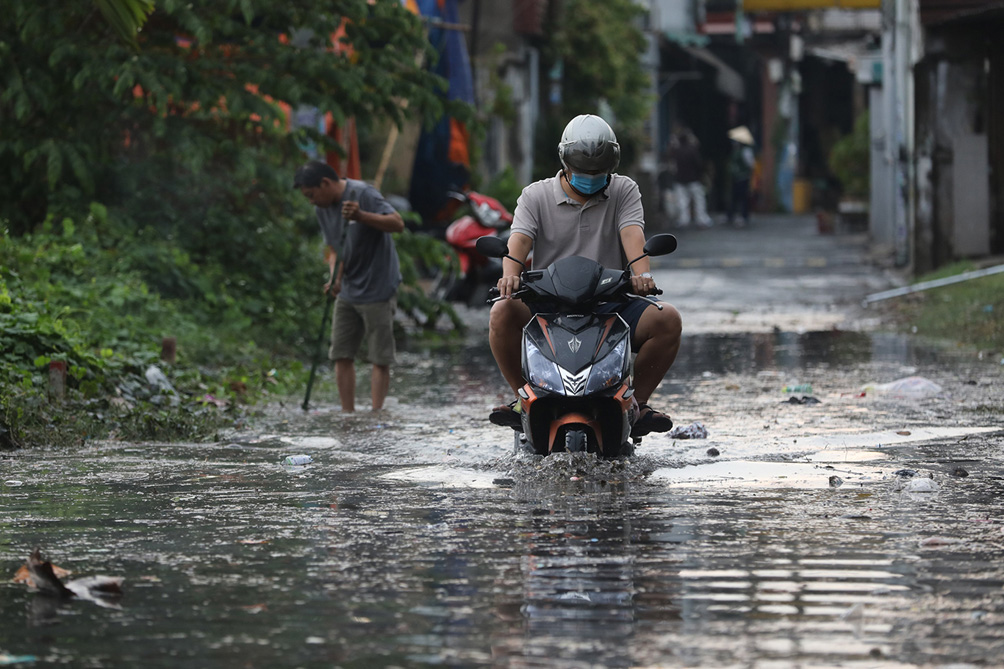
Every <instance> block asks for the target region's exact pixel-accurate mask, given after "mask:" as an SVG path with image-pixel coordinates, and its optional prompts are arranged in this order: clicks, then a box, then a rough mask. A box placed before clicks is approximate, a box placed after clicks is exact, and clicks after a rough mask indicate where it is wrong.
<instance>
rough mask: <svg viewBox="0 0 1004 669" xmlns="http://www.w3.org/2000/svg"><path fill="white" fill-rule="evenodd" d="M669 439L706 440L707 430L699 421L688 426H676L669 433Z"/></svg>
mask: <svg viewBox="0 0 1004 669" xmlns="http://www.w3.org/2000/svg"><path fill="white" fill-rule="evenodd" d="M669 438H670V439H707V438H708V428H706V427H704V423H702V422H701V421H694V422H693V423H691V424H690V425H677V426H676V427H674V428H673V429H672V430H670V431H669Z"/></svg>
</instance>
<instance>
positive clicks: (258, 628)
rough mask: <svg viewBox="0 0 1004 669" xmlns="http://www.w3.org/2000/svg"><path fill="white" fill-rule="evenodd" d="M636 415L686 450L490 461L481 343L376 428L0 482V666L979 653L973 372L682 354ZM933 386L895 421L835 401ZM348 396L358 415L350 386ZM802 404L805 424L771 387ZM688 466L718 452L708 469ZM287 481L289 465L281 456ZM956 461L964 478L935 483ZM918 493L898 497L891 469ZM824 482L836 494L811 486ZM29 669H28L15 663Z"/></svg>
mask: <svg viewBox="0 0 1004 669" xmlns="http://www.w3.org/2000/svg"><path fill="white" fill-rule="evenodd" d="M684 342H685V348H684V350H683V351H682V352H681V355H680V362H678V364H677V366H676V367H674V369H673V371H672V372H671V375H670V378H669V379H668V380H667V382H666V383H665V384H664V385H663V387H661V388H660V389H659V391H657V393H656V394H655V395H654V396H653V400H652V401H653V404H655V405H656V406H659V407H665V408H666V409H667V410H668V411H669V412H670V413H671V415H672V416H673V418H674V420H675V421H676V422H677V423H678V424H680V425H686V424H687V423H689V422H691V421H697V420H699V421H701V422H702V423H704V424H705V425H706V427H707V428H708V431H709V437H708V439H702V440H692V441H690V440H673V439H670V438H669V437H668V436H666V435H650V436H648V437H646V438H645V439H644V440H643V442H642V445H641V447H640V448H639V450H638V454H637V455H636V456H634V457H632V458H629V459H625V460H618V461H597V460H595V459H590V458H589V457H588V456H581V455H578V456H571V455H570V454H564V455H562V456H559V457H551V458H536V457H532V456H531V457H524V456H520V457H517V456H516V455H515V454H514V453H513V446H512V435H511V431H509V430H506V429H502V428H497V427H495V426H492V425H490V424H489V423H488V421H487V411H488V408H489V407H491V406H494V405H495V404H497V403H498V401H499V400H500V399H502V398H503V397H504V395H505V393H504V391H503V385H502V381H501V378H500V376H499V375H498V372H497V369H495V367H494V363H493V362H492V360H491V358H490V354H488V353H487V347H486V346H484V343H483V342H480V343H472V344H470V345H465V346H460V347H457V348H455V349H451V350H449V351H445V352H443V353H439V352H436V353H435V354H431V355H430V354H429V353H427V352H419V351H403V352H402V355H401V362H400V364H399V365H398V366H397V367H395V370H394V376H393V380H392V391H391V392H392V397H391V398H390V400H389V401H388V406H387V409H386V410H385V411H381V412H377V413H373V412H369V411H365V410H360V411H359V412H357V413H356V414H351V415H346V414H344V413H342V412H341V411H339V410H338V409H337V406H336V403H335V401H334V397H335V396H334V389H333V388H332V386H331V385H330V383H328V384H327V385H325V384H324V383H321V384H320V385H319V386H318V387H317V388H315V392H314V395H313V397H314V399H315V401H316V404H315V405H314V406H312V408H311V411H309V412H302V411H300V410H299V409H298V406H297V405H295V404H288V405H287V406H286V407H270V408H269V411H268V412H267V413H266V418H265V424H264V425H262V426H261V427H260V428H258V429H257V431H253V430H244V431H240V432H235V433H233V434H229V435H224V437H225V438H224V439H223V440H221V441H220V442H219V443H212V444H155V443H153V444H118V443H88V444H87V445H86V446H85V447H82V448H78V449H67V450H46V449H39V450H37V451H32V452H16V453H13V454H11V455H10V457H8V458H5V459H2V460H0V481H2V482H3V485H2V486H0V568H2V569H3V570H4V573H7V574H8V575H13V573H14V572H15V570H16V569H17V568H18V567H19V566H20V565H21V564H22V563H23V562H24V560H25V559H26V557H27V555H28V554H29V553H30V551H31V550H32V548H34V547H36V546H39V547H41V549H42V552H43V555H44V556H45V557H46V558H47V559H51V560H52V561H53V562H54V563H55V564H57V565H59V566H61V567H64V568H68V569H72V570H73V572H74V577H76V576H90V575H97V574H107V575H111V576H123V577H124V578H125V582H124V585H123V589H124V595H123V597H122V599H121V601H120V602H118V603H119V604H120V606H121V608H119V609H109V608H103V607H99V606H95V605H93V604H92V603H90V602H77V601H70V602H60V601H56V602H53V601H52V600H50V599H47V598H44V597H42V596H39V595H36V594H33V593H31V592H29V591H28V589H27V588H26V587H25V586H24V585H23V584H19V583H13V582H11V581H10V580H8V578H4V579H0V658H6V657H15V658H17V657H28V656H32V657H35V658H39V659H38V660H37V662H36V664H39V665H40V666H41V665H42V664H44V665H61V666H102V667H134V666H149V667H150V668H151V669H153V668H154V667H161V666H163V667H174V666H178V665H179V664H184V665H186V666H221V665H228V666H229V665H234V666H238V665H240V666H253V667H272V666H311V667H313V666H317V667H328V666H401V667H419V666H462V667H510V666H511V667H528V666H534V667H544V666H546V667H554V668H556V669H581V668H582V667H600V666H601V667H634V666H638V667H655V666H708V667H712V666H713V667H752V666H755V667H769V666H779V667H781V666H783V667H789V666H806V667H810V666H846V667H851V666H857V667H866V666H867V667H874V666H944V665H947V664H952V663H956V664H958V663H969V664H972V665H986V664H987V663H988V662H989V663H992V662H995V661H996V660H993V658H996V657H1000V656H1001V653H1002V652H1004V613H1002V612H1001V607H1000V605H999V604H1000V596H1001V595H1000V593H1001V592H1002V590H1004V567H1002V566H1001V565H1004V531H1002V528H1004V517H1002V516H1001V513H1000V500H1001V499H1004V460H1002V456H1001V440H1002V434H1004V432H1002V431H1001V429H1002V427H1004V426H1001V425H999V422H1000V419H999V413H994V412H993V411H990V410H988V409H987V408H986V407H988V406H994V405H995V404H999V398H1000V397H1001V396H1002V394H1001V392H1000V389H1001V380H1000V377H1001V373H1000V370H999V369H998V368H997V366H994V367H993V368H992V369H991V368H989V367H979V366H977V365H975V364H973V365H971V366H967V365H965V364H961V363H959V362H958V361H957V360H956V361H953V360H952V359H951V358H946V357H944V356H943V354H941V353H939V352H935V351H929V350H927V349H924V348H922V347H918V346H915V345H913V344H904V342H903V341H902V340H895V339H888V338H884V337H880V336H864V335H862V336H843V335H837V334H834V333H820V334H812V333H808V334H805V335H784V334H777V335H775V334H770V333H768V334H766V335H763V336H735V337H732V336H730V337H720V336H719V337H716V336H708V337H689V338H688V337H685V339H684ZM910 374H917V375H924V376H928V377H931V378H934V379H935V380H936V381H937V382H938V383H939V384H940V385H942V386H943V387H944V389H945V390H944V393H942V394H941V395H939V396H936V397H931V398H925V399H923V400H918V401H902V400H895V399H889V398H872V397H859V396H856V391H857V390H858V389H859V388H860V387H861V386H862V385H864V384H866V383H870V382H886V381H890V380H893V379H895V378H898V377H901V376H907V375H910ZM366 383H367V380H366V376H365V374H361V375H360V388H359V396H360V397H365V396H366V394H367V392H368V388H367V386H366ZM794 383H811V384H812V387H813V395H814V396H817V397H818V398H819V399H820V404H817V405H791V404H787V403H786V402H785V400H786V399H787V398H788V396H787V395H786V394H785V393H783V392H782V391H781V389H782V387H783V386H785V385H791V384H794ZM709 448H715V449H717V451H718V452H719V455H718V456H717V457H712V456H710V455H709V454H708V449H709ZM300 453H302V454H306V455H309V456H310V457H311V458H312V460H311V461H310V462H309V463H307V464H304V465H302V466H297V467H284V466H283V465H282V464H281V463H282V460H283V458H285V457H286V456H289V455H295V454H300ZM960 462H961V463H965V468H966V470H968V471H967V476H965V477H960V476H955V475H953V470H954V469H955V468H956V467H958V466H959V464H958V463H960ZM903 468H909V469H911V470H916V471H917V475H918V478H924V477H928V476H934V478H933V479H930V480H932V481H934V482H936V483H937V484H938V488H937V489H936V491H934V492H929V493H923V492H912V491H910V490H907V489H906V488H905V487H902V486H901V485H899V484H902V482H901V481H899V480H898V478H899V477H897V476H895V475H894V474H893V472H895V471H897V470H899V469H903ZM833 476H836V477H839V478H840V479H841V484H840V485H839V486H837V487H833V485H831V483H830V477H833ZM28 666H31V665H28Z"/></svg>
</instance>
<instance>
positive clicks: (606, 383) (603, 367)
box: [586, 338, 627, 395]
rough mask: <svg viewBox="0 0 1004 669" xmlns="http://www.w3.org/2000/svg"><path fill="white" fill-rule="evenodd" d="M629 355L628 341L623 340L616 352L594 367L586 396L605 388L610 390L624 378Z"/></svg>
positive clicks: (616, 347) (587, 384) (611, 352)
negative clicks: (626, 360) (625, 364)
mask: <svg viewBox="0 0 1004 669" xmlns="http://www.w3.org/2000/svg"><path fill="white" fill-rule="evenodd" d="M626 354H627V339H626V338H625V339H622V340H621V342H620V343H619V344H617V346H615V347H614V350H612V351H610V353H608V354H606V355H605V356H604V357H603V359H602V360H600V361H599V362H597V363H596V364H595V365H593V368H592V369H591V370H590V371H589V380H588V381H586V394H587V395H588V394H589V393H595V392H597V391H599V390H603V389H604V388H610V387H612V386H615V385H617V384H619V383H620V382H621V379H623V378H624V361H625V359H626Z"/></svg>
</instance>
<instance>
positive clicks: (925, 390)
mask: <svg viewBox="0 0 1004 669" xmlns="http://www.w3.org/2000/svg"><path fill="white" fill-rule="evenodd" d="M941 390H942V388H941V386H939V385H938V384H937V383H935V382H934V381H931V380H930V379H925V378H924V377H922V376H907V377H905V378H902V379H896V380H895V381H890V382H889V383H869V384H867V385H864V386H862V387H861V392H862V393H864V394H865V395H881V396H884V397H900V398H906V399H923V398H925V397H934V396H935V395H937V394H938V393H940V392H941Z"/></svg>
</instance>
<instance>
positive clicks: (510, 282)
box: [498, 274, 520, 300]
mask: <svg viewBox="0 0 1004 669" xmlns="http://www.w3.org/2000/svg"><path fill="white" fill-rule="evenodd" d="M519 285H520V283H519V275H518V274H510V275H507V276H503V277H502V278H501V279H499V282H498V290H499V297H501V298H502V299H504V300H508V299H512V295H513V293H515V292H516V291H517V290H519Z"/></svg>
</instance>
